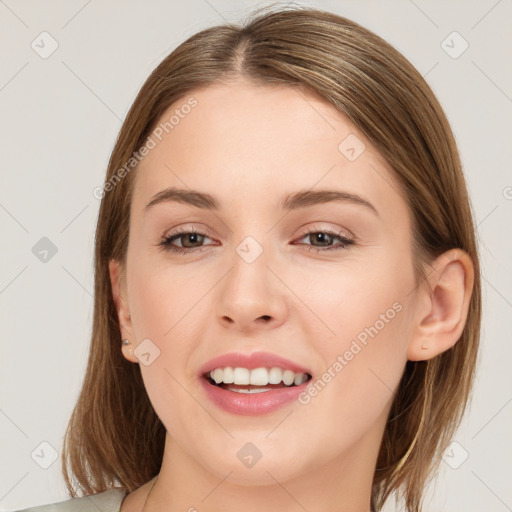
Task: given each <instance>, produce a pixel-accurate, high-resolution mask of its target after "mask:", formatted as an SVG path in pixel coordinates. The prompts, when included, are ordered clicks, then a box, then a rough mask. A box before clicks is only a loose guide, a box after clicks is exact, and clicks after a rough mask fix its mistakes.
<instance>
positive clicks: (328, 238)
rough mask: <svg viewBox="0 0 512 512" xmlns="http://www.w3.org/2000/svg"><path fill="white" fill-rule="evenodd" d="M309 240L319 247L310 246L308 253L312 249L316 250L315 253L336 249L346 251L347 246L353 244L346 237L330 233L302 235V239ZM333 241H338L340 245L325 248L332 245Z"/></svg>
mask: <svg viewBox="0 0 512 512" xmlns="http://www.w3.org/2000/svg"><path fill="white" fill-rule="evenodd" d="M304 238H309V240H310V241H314V242H315V243H316V242H319V243H320V244H321V245H314V243H313V245H310V246H309V249H308V250H309V251H311V250H312V249H316V250H317V252H322V251H333V250H338V249H346V248H347V247H348V246H349V245H351V244H353V243H354V241H353V240H352V239H350V238H347V237H346V236H343V235H341V234H338V233H333V232H332V231H308V232H307V233H306V234H304V235H303V237H302V239H304ZM335 239H338V240H339V241H340V243H339V244H338V245H335V246H332V247H326V246H327V245H330V244H332V243H333V241H334V240H335Z"/></svg>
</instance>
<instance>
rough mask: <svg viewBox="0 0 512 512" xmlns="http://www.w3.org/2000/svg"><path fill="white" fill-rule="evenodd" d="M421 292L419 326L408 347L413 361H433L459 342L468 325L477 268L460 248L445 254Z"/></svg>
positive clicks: (437, 261)
mask: <svg viewBox="0 0 512 512" xmlns="http://www.w3.org/2000/svg"><path fill="white" fill-rule="evenodd" d="M432 267H433V270H432V271H431V273H430V274H429V275H428V277H427V279H426V282H425V283H424V286H423V287H422V289H421V290H420V292H419V294H420V300H419V301H418V316H417V324H416V326H415V329H414V335H413V338H412V340H411V343H410V345H409V348H408V352H407V358H408V359H409V360H410V361H424V360H427V359H431V358H433V357H435V356H437V355H439V354H441V353H442V352H444V351H446V350H448V349H450V348H451V347H453V346H454V345H455V343H457V341H458V340H459V338H460V336H461V334H462V331H463V329H464V325H465V323H466V318H467V313H468V309H469V303H470V300H471V293H472V290H473V281H474V269H473V263H472V261H471V258H470V257H469V255H468V254H467V253H466V252H464V251H462V250H461V249H452V250H450V251H447V252H445V253H443V254H442V255H441V256H439V257H438V258H436V260H435V261H434V262H433V263H432Z"/></svg>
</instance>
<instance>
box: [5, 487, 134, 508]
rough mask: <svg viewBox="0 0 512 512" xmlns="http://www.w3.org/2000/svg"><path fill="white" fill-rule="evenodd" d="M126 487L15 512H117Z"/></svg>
mask: <svg viewBox="0 0 512 512" xmlns="http://www.w3.org/2000/svg"><path fill="white" fill-rule="evenodd" d="M125 496H126V489H110V490H108V491H105V492H100V493H99V494H93V495H91V496H81V497H79V498H71V499H70V500H65V501H59V502H58V503H50V504H48V505H40V506H38V507H30V508H24V509H23V510H17V511H15V512H54V511H55V512H119V510H120V509H121V502H122V501H123V498H124V497H125Z"/></svg>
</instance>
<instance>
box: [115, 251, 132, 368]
mask: <svg viewBox="0 0 512 512" xmlns="http://www.w3.org/2000/svg"><path fill="white" fill-rule="evenodd" d="M109 273H110V283H111V285H112V296H113V300H114V304H115V306H116V311H117V318H118V321H119V329H120V332H121V339H122V340H128V341H129V343H124V342H123V343H122V346H121V349H122V352H123V355H124V357H125V358H126V359H128V360H129V361H131V362H132V363H137V362H138V359H137V358H136V357H135V356H134V355H133V349H132V347H133V345H134V342H135V338H134V333H133V326H132V318H131V314H130V312H129V309H128V303H127V299H126V292H125V289H124V283H123V276H122V269H121V266H120V264H119V262H118V261H116V260H111V261H110V262H109Z"/></svg>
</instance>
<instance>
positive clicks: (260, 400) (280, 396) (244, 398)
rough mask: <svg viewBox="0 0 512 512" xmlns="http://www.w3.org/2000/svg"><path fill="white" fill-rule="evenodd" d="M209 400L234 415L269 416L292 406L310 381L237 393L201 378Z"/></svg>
mask: <svg viewBox="0 0 512 512" xmlns="http://www.w3.org/2000/svg"><path fill="white" fill-rule="evenodd" d="M200 380H201V384H202V386H203V387H204V390H205V391H206V395H207V396H208V398H209V399H210V400H211V401H212V402H213V403H214V404H215V405H216V406H217V407H219V408H221V409H223V410H224V411H227V412H230V413H232V414H242V415H246V416H256V415H260V414H268V413H270V412H273V411H276V410H278V409H280V408H281V407H285V406H286V405H288V404H290V403H291V402H293V401H294V400H296V399H297V397H298V396H299V395H300V394H301V393H302V392H303V391H304V389H305V388H306V387H307V385H308V384H309V380H308V381H306V382H303V383H302V384H300V385H299V386H291V387H287V388H280V389H271V390H270V391H263V392H261V393H237V392H236V391H228V390H227V389H223V388H221V387H219V386H215V385H213V384H210V383H209V382H208V380H206V379H205V378H204V377H200Z"/></svg>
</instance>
